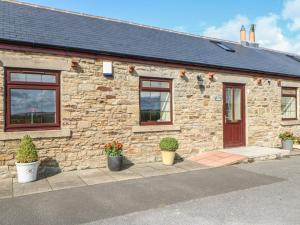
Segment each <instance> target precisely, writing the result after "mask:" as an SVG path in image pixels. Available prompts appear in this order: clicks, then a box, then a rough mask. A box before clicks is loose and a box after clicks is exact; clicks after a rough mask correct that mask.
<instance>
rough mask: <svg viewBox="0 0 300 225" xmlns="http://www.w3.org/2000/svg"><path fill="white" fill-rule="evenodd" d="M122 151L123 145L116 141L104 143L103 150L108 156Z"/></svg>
mask: <svg viewBox="0 0 300 225" xmlns="http://www.w3.org/2000/svg"><path fill="white" fill-rule="evenodd" d="M122 151H123V145H122V144H121V143H119V142H117V141H113V142H112V143H108V144H105V145H104V152H105V154H106V155H108V156H121V155H122Z"/></svg>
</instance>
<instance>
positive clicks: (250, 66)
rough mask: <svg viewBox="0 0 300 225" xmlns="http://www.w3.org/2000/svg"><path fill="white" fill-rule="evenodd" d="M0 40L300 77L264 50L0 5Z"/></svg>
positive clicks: (280, 56) (287, 61) (292, 63)
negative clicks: (221, 45) (222, 45)
mask: <svg viewBox="0 0 300 225" xmlns="http://www.w3.org/2000/svg"><path fill="white" fill-rule="evenodd" d="M0 40H2V41H13V42H21V43H27V44H30V45H31V44H34V45H35V46H39V45H41V46H49V47H53V48H63V49H77V50H80V51H86V52H94V53H105V54H111V55H119V56H128V57H139V58H144V59H152V60H154V59H155V60H160V61H170V62H177V63H183V64H191V65H202V66H203V65H205V66H210V67H217V68H228V69H230V68H231V69H237V70H244V71H256V72H266V73H272V74H274V75H286V76H296V77H300V62H297V61H296V60H293V59H292V58H290V57H287V56H286V54H285V53H279V52H276V51H271V50H267V49H263V48H248V47H244V46H242V45H240V44H239V43H232V42H225V41H223V43H225V44H226V45H227V46H228V47H230V48H232V49H234V50H235V52H228V51H225V50H223V49H222V48H220V47H218V46H217V45H216V44H214V43H212V42H211V41H210V40H209V39H208V38H203V37H197V36H192V35H187V34H180V33H177V32H170V31H166V30H161V29H158V28H151V27H146V26H139V25H134V24H130V23H126V22H120V21H114V20H108V19H104V18H97V17H92V16H84V15H79V14H76V13H68V12H63V11H59V10H50V9H47V8H43V7H35V6H30V5H26V4H18V3H13V2H6V1H0Z"/></svg>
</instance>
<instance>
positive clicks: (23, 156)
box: [16, 135, 39, 183]
mask: <svg viewBox="0 0 300 225" xmlns="http://www.w3.org/2000/svg"><path fill="white" fill-rule="evenodd" d="M16 160H17V162H16V167H17V175H18V182H19V183H27V182H31V181H35V180H36V177H37V170H38V167H39V161H38V153H37V150H36V147H35V145H34V143H33V142H32V139H31V137H30V136H29V135H26V136H24V137H23V138H22V140H21V143H20V145H19V148H18V150H17V155H16Z"/></svg>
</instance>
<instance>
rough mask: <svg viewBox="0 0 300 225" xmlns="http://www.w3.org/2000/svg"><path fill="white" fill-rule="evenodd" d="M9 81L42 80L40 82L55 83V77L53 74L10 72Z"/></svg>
mask: <svg viewBox="0 0 300 225" xmlns="http://www.w3.org/2000/svg"><path fill="white" fill-rule="evenodd" d="M10 79H11V81H19V82H42V83H55V82H56V77H55V76H54V75H45V74H29V73H11V74H10Z"/></svg>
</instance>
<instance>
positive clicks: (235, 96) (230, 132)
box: [223, 83, 245, 148]
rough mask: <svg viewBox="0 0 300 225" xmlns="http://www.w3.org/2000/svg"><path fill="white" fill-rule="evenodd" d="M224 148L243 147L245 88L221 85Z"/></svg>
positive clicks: (234, 85)
mask: <svg viewBox="0 0 300 225" xmlns="http://www.w3.org/2000/svg"><path fill="white" fill-rule="evenodd" d="M223 123H224V128H223V130H224V131H223V133H224V134H223V138H224V148H228V147H238V146H244V145H245V86H244V85H243V84H228V83H224V84H223Z"/></svg>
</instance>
